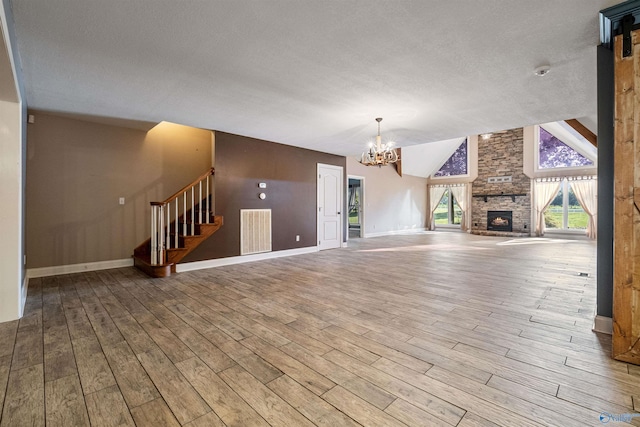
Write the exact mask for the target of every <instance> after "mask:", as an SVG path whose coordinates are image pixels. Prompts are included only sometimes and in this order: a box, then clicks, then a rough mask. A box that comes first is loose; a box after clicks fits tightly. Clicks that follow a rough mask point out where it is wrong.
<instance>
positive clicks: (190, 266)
mask: <svg viewBox="0 0 640 427" xmlns="http://www.w3.org/2000/svg"><path fill="white" fill-rule="evenodd" d="M313 252H318V247H317V246H309V247H306V248H297V249H287V250H284V251H275V252H264V253H261V254H251V255H241V256H233V257H228V258H218V259H208V260H205V261H194V262H186V263H184V264H178V265H176V273H183V272H186V271H194V270H203V269H205V268H215V267H223V266H225V265H233V264H244V263H245V262H254V261H263V260H266V259H273V258H282V257H288V256H294V255H303V254H309V253H313Z"/></svg>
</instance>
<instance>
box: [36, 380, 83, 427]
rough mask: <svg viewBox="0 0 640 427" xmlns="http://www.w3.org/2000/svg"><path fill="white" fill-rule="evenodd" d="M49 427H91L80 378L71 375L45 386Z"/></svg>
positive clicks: (49, 382)
mask: <svg viewBox="0 0 640 427" xmlns="http://www.w3.org/2000/svg"><path fill="white" fill-rule="evenodd" d="M45 401H46V417H47V425H48V426H52V427H53V426H56V427H57V426H59V427H67V426H78V427H81V426H89V425H90V424H89V415H88V414H87V407H86V405H85V401H84V395H83V393H82V387H81V386H80V378H79V377H78V376H77V375H70V376H66V377H63V378H59V379H56V380H52V381H48V382H47V383H46V384H45Z"/></svg>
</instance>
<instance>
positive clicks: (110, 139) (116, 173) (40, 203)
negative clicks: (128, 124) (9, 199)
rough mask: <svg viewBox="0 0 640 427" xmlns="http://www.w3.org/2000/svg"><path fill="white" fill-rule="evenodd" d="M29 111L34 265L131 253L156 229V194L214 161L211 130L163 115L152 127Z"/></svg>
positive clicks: (30, 261) (29, 215) (29, 247)
mask: <svg viewBox="0 0 640 427" xmlns="http://www.w3.org/2000/svg"><path fill="white" fill-rule="evenodd" d="M29 113H30V114H34V115H35V123H33V124H29V125H28V127H27V161H26V169H27V184H26V186H27V191H26V194H27V201H26V202H27V203H26V206H27V207H26V230H27V243H26V244H27V248H26V249H27V266H28V267H29V268H37V267H48V266H57V265H68V264H78V263H88V262H96V261H106V260H114V259H125V258H129V257H131V254H132V253H133V248H135V247H136V246H137V245H138V244H140V243H141V242H142V241H143V240H145V239H147V238H148V237H149V221H150V220H149V202H150V201H158V200H163V199H164V198H166V197H168V196H170V195H171V194H172V193H173V192H175V191H177V190H179V189H180V188H181V187H183V186H184V185H186V184H188V183H189V182H190V181H191V180H193V179H195V178H196V177H198V175H200V174H201V173H203V172H204V171H206V170H207V169H208V168H210V167H211V132H210V131H205V130H201V129H194V128H190V127H187V126H180V125H175V124H170V123H166V124H164V123H163V124H161V125H158V126H157V127H155V128H153V129H152V130H150V131H149V132H144V131H140V130H136V129H129V128H125V127H118V126H111V125H105V124H98V123H93V122H89V121H83V120H76V119H70V118H65V117H60V116H56V115H52V114H46V113H43V112H38V111H30V112H29ZM119 197H125V204H124V205H119V204H118V198H119Z"/></svg>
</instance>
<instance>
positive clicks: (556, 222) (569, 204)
mask: <svg viewBox="0 0 640 427" xmlns="http://www.w3.org/2000/svg"><path fill="white" fill-rule="evenodd" d="M544 224H545V228H546V229H547V230H586V229H587V226H588V224H589V214H587V213H586V212H585V211H584V209H583V208H582V206H581V205H580V202H579V201H578V198H577V197H576V194H575V193H574V191H573V188H572V187H571V185H570V184H569V181H568V180H567V179H566V178H564V179H563V180H562V183H561V184H560V190H559V191H558V194H557V195H556V196H555V197H554V199H553V200H552V201H551V203H550V204H549V206H548V207H547V209H546V210H545V211H544Z"/></svg>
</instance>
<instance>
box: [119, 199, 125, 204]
mask: <svg viewBox="0 0 640 427" xmlns="http://www.w3.org/2000/svg"><path fill="white" fill-rule="evenodd" d="M119 203H120V204H121V205H124V197H120V199H119Z"/></svg>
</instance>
